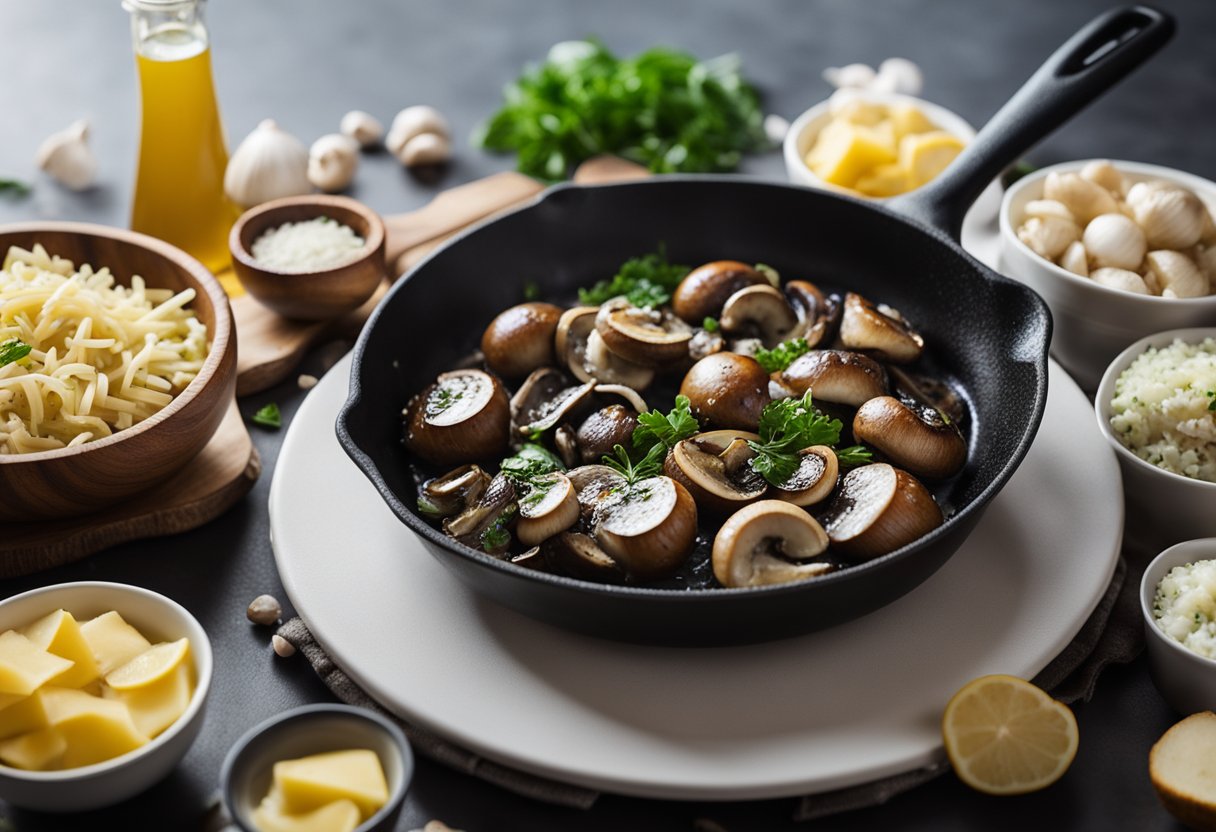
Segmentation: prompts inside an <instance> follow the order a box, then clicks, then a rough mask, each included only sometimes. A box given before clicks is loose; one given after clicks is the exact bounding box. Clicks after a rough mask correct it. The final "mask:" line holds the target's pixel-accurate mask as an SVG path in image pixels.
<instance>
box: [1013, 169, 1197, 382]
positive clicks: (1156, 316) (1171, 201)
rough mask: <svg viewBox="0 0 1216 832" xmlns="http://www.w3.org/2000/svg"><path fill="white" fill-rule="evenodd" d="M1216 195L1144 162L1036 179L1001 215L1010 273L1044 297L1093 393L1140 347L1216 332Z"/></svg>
mask: <svg viewBox="0 0 1216 832" xmlns="http://www.w3.org/2000/svg"><path fill="white" fill-rule="evenodd" d="M1214 212H1216V184H1214V183H1212V182H1209V181H1208V180H1206V179H1202V178H1200V177H1198V176H1193V175H1191V174H1188V173H1183V172H1182V171H1177V170H1173V169H1171V168H1164V167H1160V166H1158V165H1148V164H1142V163H1139V162H1124V161H1117V160H1114V161H1112V160H1105V159H1091V160H1083V161H1077V162H1066V163H1064V164H1059V165H1053V166H1052V167H1049V168H1044V169H1042V170H1039V171H1036V172H1035V173H1033V174H1031V175H1029V176H1027V177H1025V178H1023V179H1022V180H1020V181H1019V182H1017V183H1016V184H1015V185H1014V186H1013V187H1011V188H1010V189H1009V190H1008V191H1007V192H1006V193H1005V199H1004V201H1003V203H1002V204H1001V215H1000V224H1001V263H1000V265H1001V271H1002V272H1004V273H1005V274H1007V275H1009V276H1010V277H1013V278H1015V279H1017V280H1020V281H1022V282H1023V283H1026V284H1027V285H1028V286H1030V287H1031V288H1032V289H1034V290H1035V291H1036V292H1038V293H1039V294H1040V295H1042V296H1043V299H1044V300H1045V301H1047V305H1048V306H1049V307H1050V308H1051V313H1052V317H1053V318H1054V321H1055V327H1054V333H1053V335H1052V344H1051V351H1052V355H1053V356H1055V358H1056V360H1058V361H1059V362H1060V364H1062V365H1063V366H1064V368H1065V369H1066V370H1068V371H1069V372H1070V373H1071V374H1072V375H1073V376H1074V377H1075V378H1076V379H1077V381H1078V382H1080V384H1081V386H1082V387H1084V388H1085V389H1087V390H1093V389H1094V388H1096V387H1097V385H1098V381H1099V380H1100V379H1101V377H1102V373H1103V371H1104V370H1105V369H1106V366H1107V365H1108V364H1109V363H1110V362H1111V361H1112V360H1113V359H1114V357H1115V356H1116V355H1118V354H1119V353H1120V352H1122V351H1123V350H1124V349H1125V348H1126V347H1127V346H1128V345H1129V344H1131V343H1133V342H1134V341H1137V340H1139V339H1141V338H1143V337H1145V336H1147V335H1150V334H1152V333H1154V332H1160V331H1162V330H1167V329H1180V328H1185V327H1194V326H1204V325H1210V324H1211V323H1212V322H1213V321H1216V294H1213V292H1214V291H1216V222H1213V214H1214Z"/></svg>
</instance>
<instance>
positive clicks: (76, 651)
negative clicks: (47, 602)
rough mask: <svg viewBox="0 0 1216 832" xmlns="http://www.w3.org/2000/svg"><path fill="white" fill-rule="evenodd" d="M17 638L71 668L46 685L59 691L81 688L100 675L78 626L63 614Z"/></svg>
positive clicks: (41, 621) (36, 624) (48, 618)
mask: <svg viewBox="0 0 1216 832" xmlns="http://www.w3.org/2000/svg"><path fill="white" fill-rule="evenodd" d="M20 632H21V634H22V635H24V636H25V637H26V638H28V639H29V640H30V641H32V642H33V643H34V644H36V645H38V646H39V647H41V648H42V649H43V650H46V651H47V652H48V653H53V654H55V655H56V656H59V657H61V658H64V659H68V660H69V661H71V662H72V663H73V664H72V667H70V668H68V669H67V670H65V671H63V673H60V674H59V675H58V676H56V677H55V678H54V679H51V680H50V682H49V684H52V685H57V686H58V687H63V688H83V687H84V686H85V685H87V684H89V682H92V681H93V680H94V679H96V678H97V677H98V676H100V675H101V668H99V667H98V666H97V661H96V660H95V659H94V658H93V653H92V651H91V650H90V649H89V644H88V642H86V641H85V640H84V636H83V635H81V633H80V625H79V624H77V623H76V619H75V618H73V617H72V614H71V613H70V612H67V611H66V610H55V611H54V612H53V613H51V614H50V615H45V616H43V617H42V618H40V619H38V620H37V621H35V622H34V623H33V624H30V625H28V626H26V627H22V628H21V631H20Z"/></svg>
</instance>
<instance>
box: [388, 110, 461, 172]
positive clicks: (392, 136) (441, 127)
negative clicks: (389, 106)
mask: <svg viewBox="0 0 1216 832" xmlns="http://www.w3.org/2000/svg"><path fill="white" fill-rule="evenodd" d="M426 133H431V134H434V135H437V136H440V137H441V138H444V139H447V138H450V137H451V129H450V128H449V127H448V120H447V119H446V118H444V117H443V114H442V113H440V112H439V111H438V110H436V109H435V108H434V107H428V106H427V105H425V104H416V105H414V106H413V107H406V108H405V109H404V110H402V111H401V112H399V113H397V116H396V118H394V119H393V124H392V126H391V127H389V129H388V137H387V138H386V139H385V140H384V145H385V147H387V148H388V151H389V153H392V154H393V155H394V156H396V157H398V158H401V154H402V152H403V151H404V149H405V146H406V145H407V144H409V142H410V140H411V139H414V138H416V137H418V136H421V135H423V134H426ZM406 164H408V163H406Z"/></svg>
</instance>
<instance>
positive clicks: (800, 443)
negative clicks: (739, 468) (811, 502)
mask: <svg viewBox="0 0 1216 832" xmlns="http://www.w3.org/2000/svg"><path fill="white" fill-rule="evenodd" d="M840 428H841V424H840V420H839V419H832V418H829V417H827V416H825V415H824V414H822V413H820V412H819V411H818V410H816V409H815V407H814V405H813V404H812V403H811V391H810V390H807V391H806V394H805V395H804V396H803V397H802V398H800V399H778V400H777V401H774V402H770V403H769V404H768V406H766V407H765V408H764V410H763V411H762V412H761V414H760V441H759V442H757V441H755V440H753V439H749V440H748V441H747V444H748V447H750V448H751V449H752V450H753V451H755V452H756V456H755V457H754V458H753V459H752V460H751V462H750V463H749V464H750V465H751V466H752V468H753V469H754V470H755V471H756V473H757V474H759V475H760V476H762V477H764V479H765V480H767V481H768V482H769V483H770V484H772V485H776V486H780V485H781V484H782V483H784V482H786V481H787V480H789V478H790V477H791V476H793V474H794V471H796V470H797V469H798V452H799V451H801V450H802V449H803V448H809V447H810V446H811V445H829V446H834V445H835V444H836V443H837V442H839V441H840Z"/></svg>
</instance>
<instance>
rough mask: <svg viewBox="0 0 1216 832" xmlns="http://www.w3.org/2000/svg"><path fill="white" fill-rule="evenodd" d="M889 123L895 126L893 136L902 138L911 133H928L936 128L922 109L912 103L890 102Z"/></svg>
mask: <svg viewBox="0 0 1216 832" xmlns="http://www.w3.org/2000/svg"><path fill="white" fill-rule="evenodd" d="M891 124H892V126H894V128H895V136H896V138H898V139H902V138H903V137H904V136H907V135H910V134H912V133H928V132H929V131H930V130H936V129H938V128H937V125H936V124H934V123H933V122H931V121H929V117H928V116H927V115H925V114H924V111H922V110H921V109H920V107H917V106H915V105H913V104H902V103H901V104H892V105H891Z"/></svg>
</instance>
